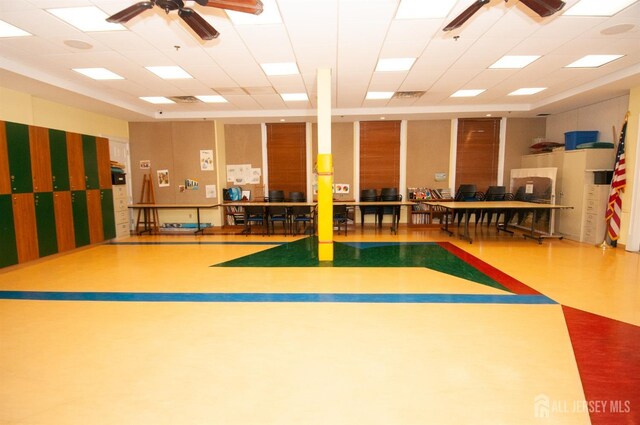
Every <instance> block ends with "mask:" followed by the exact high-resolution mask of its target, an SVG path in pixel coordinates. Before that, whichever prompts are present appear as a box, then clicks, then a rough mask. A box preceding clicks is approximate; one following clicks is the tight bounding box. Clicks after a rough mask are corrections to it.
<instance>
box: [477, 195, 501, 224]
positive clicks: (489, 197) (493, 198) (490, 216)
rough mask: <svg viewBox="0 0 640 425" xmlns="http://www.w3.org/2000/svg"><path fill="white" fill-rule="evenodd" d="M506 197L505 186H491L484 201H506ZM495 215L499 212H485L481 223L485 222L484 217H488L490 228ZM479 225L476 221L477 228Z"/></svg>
mask: <svg viewBox="0 0 640 425" xmlns="http://www.w3.org/2000/svg"><path fill="white" fill-rule="evenodd" d="M505 195H506V189H505V187H504V186H489V188H488V189H487V191H486V192H485V194H484V200H485V201H504V200H505ZM494 214H498V211H487V210H483V211H482V212H481V213H480V223H482V222H483V221H484V217H485V216H487V226H490V225H491V221H492V219H493V215H494ZM476 217H477V214H476ZM477 225H478V222H477V221H476V226H477Z"/></svg>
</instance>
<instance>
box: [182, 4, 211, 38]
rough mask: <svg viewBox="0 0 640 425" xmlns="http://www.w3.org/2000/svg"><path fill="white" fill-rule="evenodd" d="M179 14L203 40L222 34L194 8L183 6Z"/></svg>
mask: <svg viewBox="0 0 640 425" xmlns="http://www.w3.org/2000/svg"><path fill="white" fill-rule="evenodd" d="M178 15H179V16H180V17H181V18H182V20H183V21H185V22H186V23H187V25H189V26H190V27H191V29H192V30H193V31H194V32H195V33H196V34H198V36H199V37H200V38H201V39H203V40H211V39H214V38H216V37H217V36H219V35H220V33H219V32H218V31H216V29H215V28H214V27H212V26H211V25H209V23H208V22H207V21H205V20H204V18H203V17H202V16H200V15H198V14H197V13H196V12H195V11H194V10H193V9H189V8H188V7H183V8H182V9H180V10H178Z"/></svg>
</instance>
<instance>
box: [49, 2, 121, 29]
mask: <svg viewBox="0 0 640 425" xmlns="http://www.w3.org/2000/svg"><path fill="white" fill-rule="evenodd" d="M47 12H49V13H51V14H53V15H55V16H57V17H58V18H60V19H62V20H63V21H65V22H66V23H68V24H71V25H73V26H74V27H76V28H78V29H79V30H80V31H122V30H125V29H126V28H125V27H123V26H122V25H120V24H112V23H110V22H107V21H106V20H105V19H107V18H108V17H109V16H108V15H107V14H106V13H104V12H103V11H102V10H100V9H98V8H97V7H95V6H87V7H65V8H61V9H47Z"/></svg>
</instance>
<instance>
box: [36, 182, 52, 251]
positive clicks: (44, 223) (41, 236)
mask: <svg viewBox="0 0 640 425" xmlns="http://www.w3.org/2000/svg"><path fill="white" fill-rule="evenodd" d="M33 198H34V203H35V208H36V226H37V228H38V255H39V256H40V257H44V256H47V255H52V254H55V253H57V252H58V239H57V237H56V218H55V213H54V207H53V192H41V193H34V194H33Z"/></svg>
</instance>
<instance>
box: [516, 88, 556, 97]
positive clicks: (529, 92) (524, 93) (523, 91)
mask: <svg viewBox="0 0 640 425" xmlns="http://www.w3.org/2000/svg"><path fill="white" fill-rule="evenodd" d="M546 89H547V88H546V87H530V88H522V89H518V90H514V91H512V92H511V93H509V96H529V95H532V94H536V93H540V92H541V91H542V90H546Z"/></svg>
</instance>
